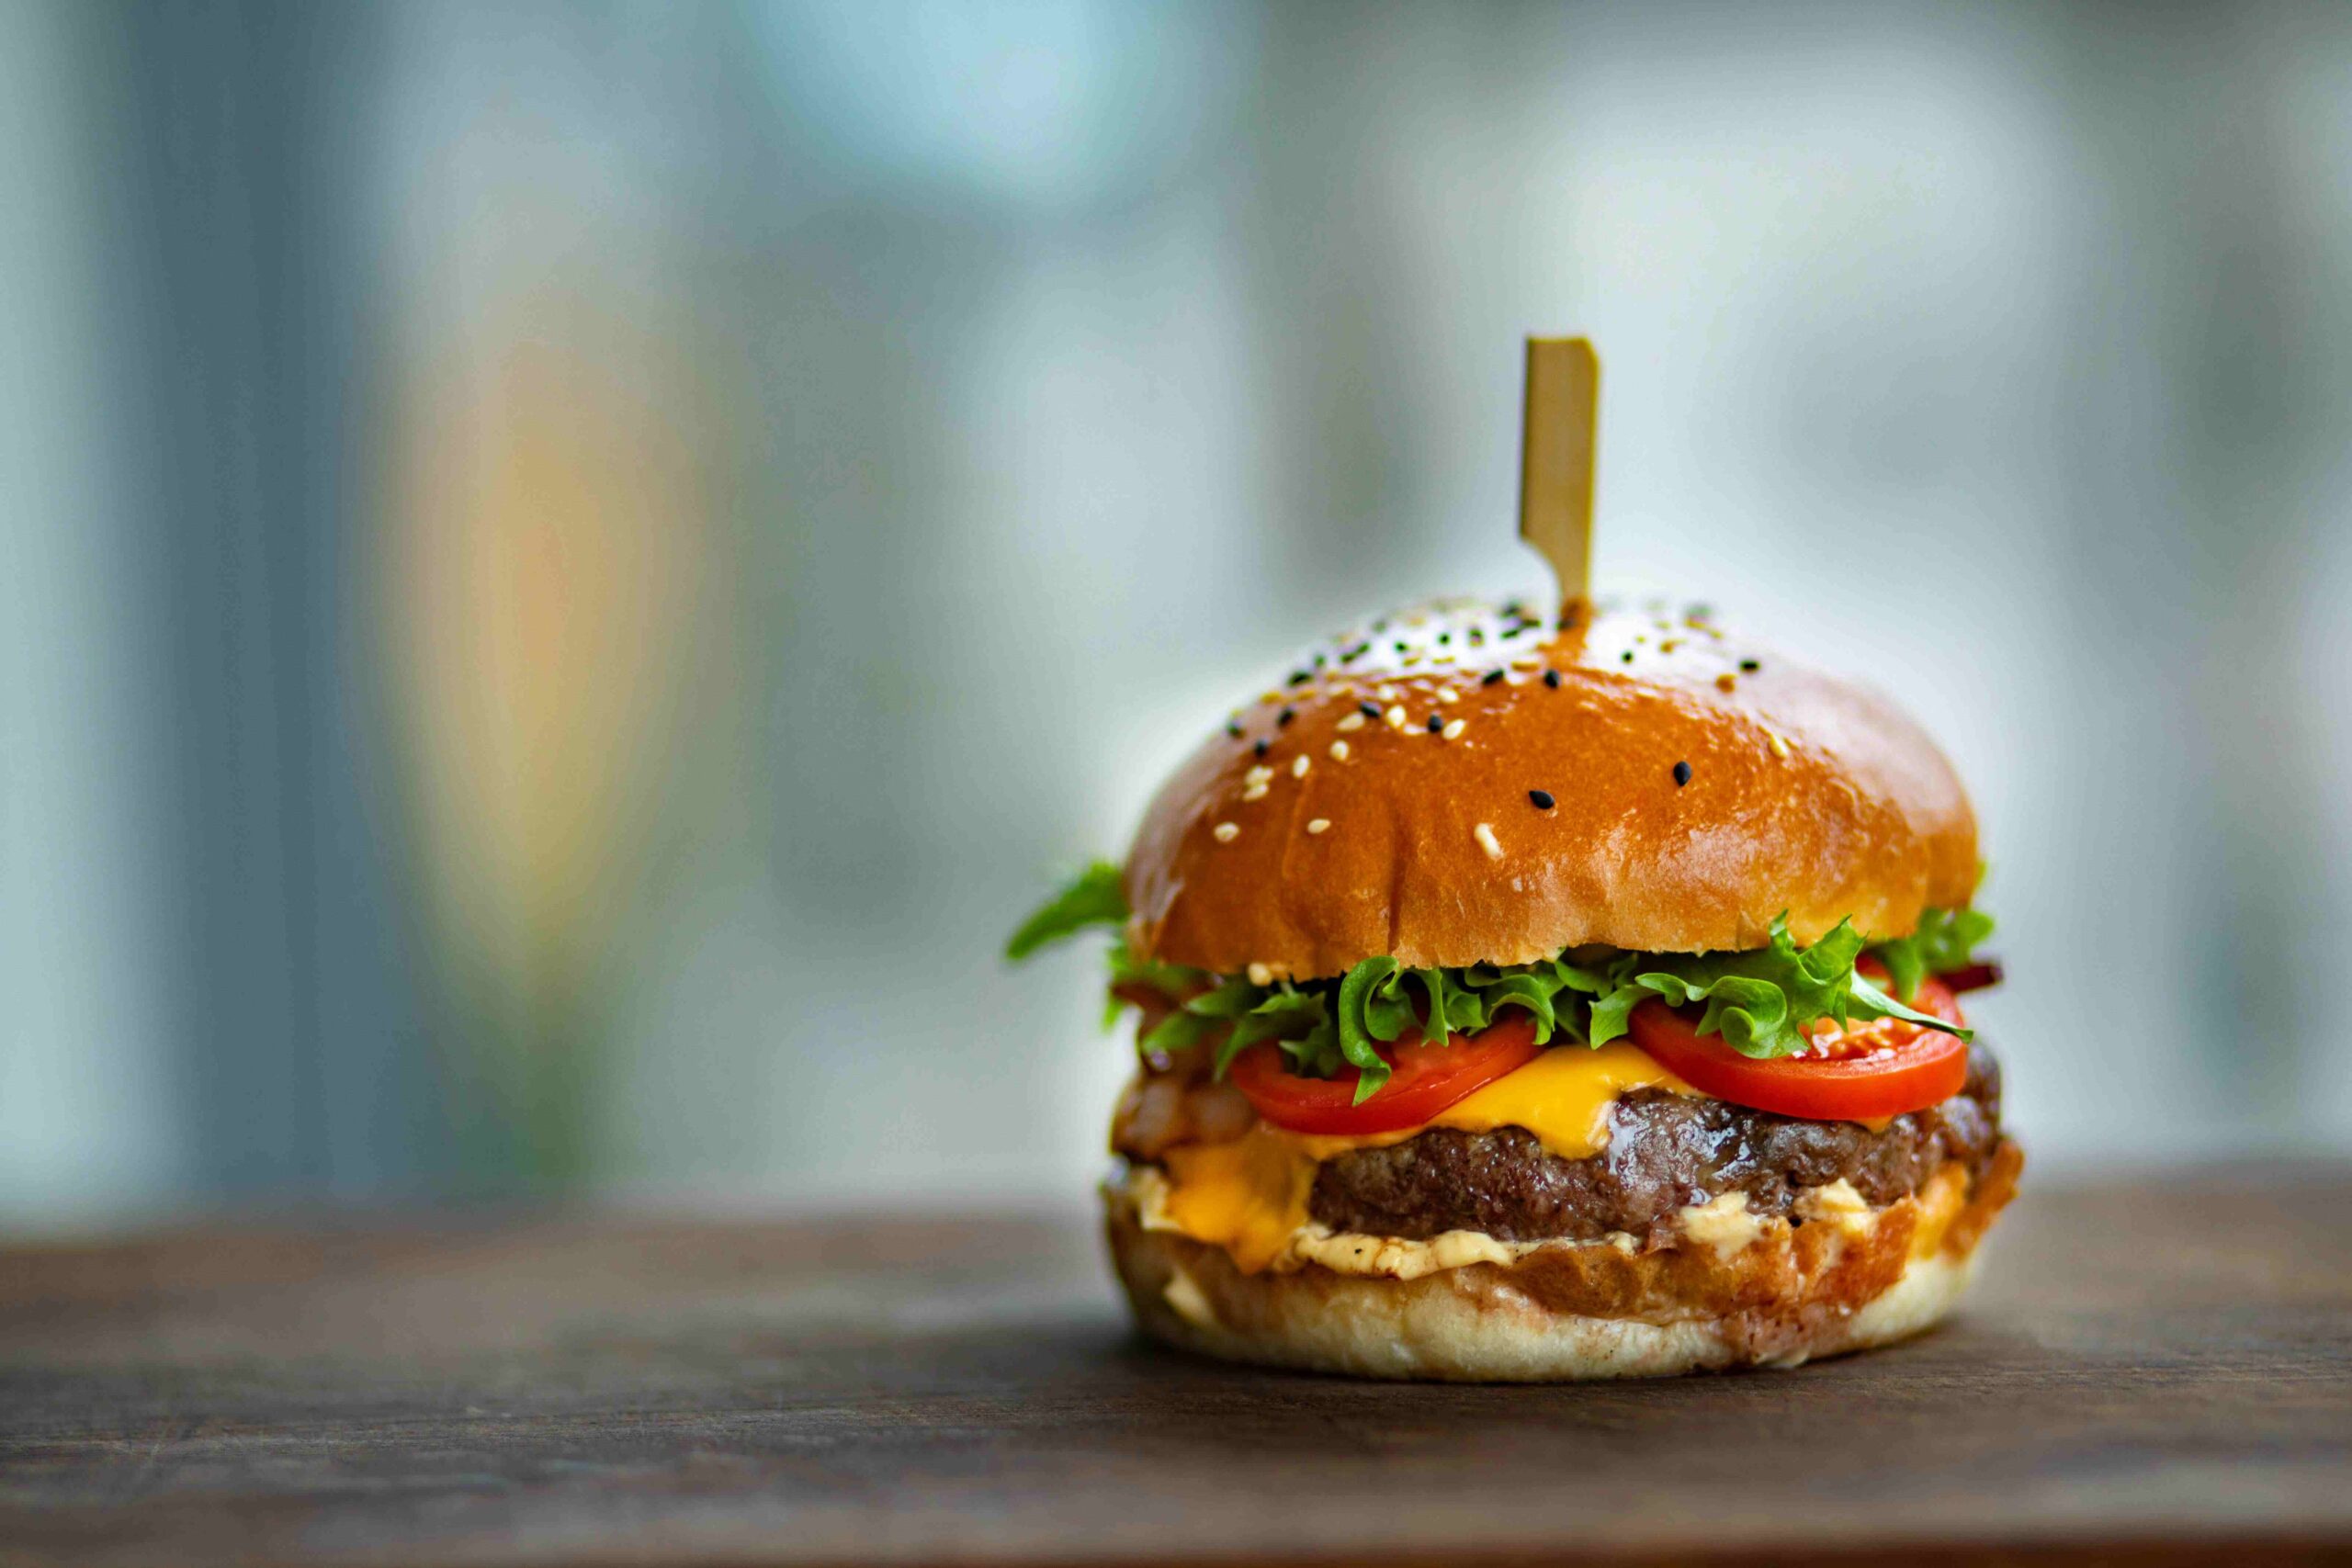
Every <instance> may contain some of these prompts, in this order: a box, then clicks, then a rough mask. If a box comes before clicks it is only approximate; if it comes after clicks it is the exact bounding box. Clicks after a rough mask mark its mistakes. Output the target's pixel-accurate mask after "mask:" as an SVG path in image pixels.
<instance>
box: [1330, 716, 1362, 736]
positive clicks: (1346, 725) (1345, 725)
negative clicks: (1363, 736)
mask: <svg viewBox="0 0 2352 1568" xmlns="http://www.w3.org/2000/svg"><path fill="white" fill-rule="evenodd" d="M1334 728H1339V729H1342V730H1345V731H1347V732H1348V733H1350V734H1353V733H1354V732H1355V731H1357V730H1359V729H1362V728H1363V715H1362V714H1360V713H1351V714H1350V715H1348V716H1347V717H1345V718H1343V719H1341V720H1340V722H1339V723H1338V725H1336V726H1335V727H1334Z"/></svg>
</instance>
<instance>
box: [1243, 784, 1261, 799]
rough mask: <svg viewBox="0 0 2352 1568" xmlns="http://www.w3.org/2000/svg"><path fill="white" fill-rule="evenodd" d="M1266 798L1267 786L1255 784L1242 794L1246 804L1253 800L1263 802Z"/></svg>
mask: <svg viewBox="0 0 2352 1568" xmlns="http://www.w3.org/2000/svg"><path fill="white" fill-rule="evenodd" d="M1265 798H1266V786H1265V785H1264V784H1251V785H1250V787H1249V788H1248V789H1245V790H1243V791H1242V792H1241V799H1242V801H1243V803H1244V804H1247V803H1248V802H1250V801H1252V800H1263V799H1265Z"/></svg>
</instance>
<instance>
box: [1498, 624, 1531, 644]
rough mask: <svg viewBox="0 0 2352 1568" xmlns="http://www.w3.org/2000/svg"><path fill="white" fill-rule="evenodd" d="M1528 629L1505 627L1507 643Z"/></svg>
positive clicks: (1504, 635)
mask: <svg viewBox="0 0 2352 1568" xmlns="http://www.w3.org/2000/svg"><path fill="white" fill-rule="evenodd" d="M1526 629H1527V628H1526V627H1525V626H1505V627H1504V628H1503V639H1504V640H1505V641H1509V640H1510V638H1512V637H1517V636H1518V635H1519V634H1520V633H1521V632H1523V631H1525V630H1526Z"/></svg>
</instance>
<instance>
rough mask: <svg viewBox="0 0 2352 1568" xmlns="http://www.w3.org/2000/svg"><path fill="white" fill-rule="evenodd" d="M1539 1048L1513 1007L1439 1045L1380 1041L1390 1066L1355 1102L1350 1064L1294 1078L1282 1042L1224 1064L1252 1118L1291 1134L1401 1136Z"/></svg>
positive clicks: (1528, 1021) (1531, 1025)
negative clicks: (1369, 1093)
mask: <svg viewBox="0 0 2352 1568" xmlns="http://www.w3.org/2000/svg"><path fill="white" fill-rule="evenodd" d="M1543 1050H1544V1047H1543V1046H1541V1045H1538V1044H1537V1043H1535V1021H1534V1020H1533V1019H1532V1018H1531V1017H1529V1016H1528V1015H1527V1014H1525V1013H1522V1012H1517V1011H1514V1012H1513V1013H1512V1014H1511V1015H1510V1017H1509V1018H1506V1019H1504V1020H1503V1021H1501V1022H1499V1023H1495V1024H1489V1025H1488V1026H1487V1027H1486V1028H1485V1029H1482V1030H1480V1031H1479V1032H1477V1033H1476V1034H1457V1035H1455V1036H1454V1037H1453V1039H1452V1040H1450V1041H1448V1042H1447V1043H1444V1044H1442V1045H1430V1044H1423V1043H1415V1044H1409V1045H1408V1044H1397V1045H1384V1046H1381V1047H1380V1055H1381V1058H1382V1059H1383V1060H1384V1061H1385V1062H1387V1063H1388V1064H1389V1066H1390V1067H1391V1068H1392V1069H1393V1070H1392V1071H1391V1073H1390V1074H1389V1078H1388V1081H1387V1082H1386V1083H1385V1084H1383V1085H1381V1086H1380V1089H1379V1090H1378V1091H1377V1092H1376V1093H1374V1095H1373V1097H1372V1098H1371V1099H1370V1100H1365V1101H1364V1102H1363V1104H1362V1105H1357V1104H1355V1103H1353V1101H1354V1100H1355V1097H1356V1082H1357V1080H1358V1079H1359V1078H1361V1077H1363V1074H1361V1073H1359V1072H1358V1071H1357V1070H1356V1069H1355V1068H1353V1067H1348V1068H1345V1069H1343V1070H1341V1071H1340V1074H1339V1075H1338V1076H1337V1077H1328V1078H1306V1077H1299V1076H1298V1075H1297V1074H1295V1073H1294V1072H1292V1071H1291V1070H1290V1068H1289V1067H1288V1066H1286V1065H1285V1064H1284V1062H1283V1053H1282V1047H1281V1046H1279V1045H1276V1044H1274V1043H1272V1041H1269V1042H1267V1043H1264V1044H1262V1045H1252V1046H1250V1049H1248V1050H1247V1051H1244V1052H1242V1053H1241V1055H1238V1056H1237V1057H1235V1058H1234V1059H1233V1065H1232V1066H1230V1067H1228V1068H1227V1069H1226V1081H1227V1082H1228V1083H1230V1084H1231V1085H1233V1087H1234V1088H1236V1089H1239V1090H1240V1091H1241V1092H1242V1093H1243V1094H1244V1095H1246V1096H1248V1097H1249V1100H1250V1104H1252V1105H1254V1106H1256V1107H1257V1108H1258V1114H1259V1115H1261V1116H1262V1117H1264V1118H1265V1119H1266V1120H1267V1121H1269V1122H1272V1123H1273V1124H1274V1125H1275V1126H1277V1127H1282V1128H1286V1129H1287V1130H1289V1131H1291V1132H1293V1133H1322V1134H1340V1135H1342V1136H1358V1135H1362V1134H1370V1133H1401V1132H1404V1131H1406V1130H1407V1129H1408V1128H1412V1127H1419V1126H1420V1125H1422V1124H1423V1123H1424V1122H1430V1121H1432V1120H1434V1119H1435V1118H1436V1116H1437V1115H1438V1113H1439V1112H1441V1111H1444V1110H1445V1109H1446V1108H1447V1107H1448V1106H1450V1105H1453V1104H1455V1103H1457V1102H1458V1101H1460V1100H1465V1099H1467V1098H1468V1097H1469V1096H1470V1095H1472V1094H1474V1093H1476V1092H1477V1091H1478V1090H1479V1089H1484V1088H1486V1087H1487V1085H1488V1084H1490V1083H1492V1082H1494V1081H1495V1080H1496V1079H1497V1078H1498V1077H1502V1076H1503V1075H1504V1074H1505V1073H1510V1072H1515V1071H1517V1070H1518V1069H1519V1068H1521V1067H1523V1066H1526V1065H1527V1064H1528V1063H1530V1062H1532V1061H1533V1060H1534V1059H1535V1058H1536V1056H1537V1055H1540V1054H1541V1053H1542V1052H1543Z"/></svg>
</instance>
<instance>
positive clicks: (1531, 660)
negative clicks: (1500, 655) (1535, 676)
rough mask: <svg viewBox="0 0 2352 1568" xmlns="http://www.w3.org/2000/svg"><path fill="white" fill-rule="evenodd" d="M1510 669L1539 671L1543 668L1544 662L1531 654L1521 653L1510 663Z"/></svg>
mask: <svg viewBox="0 0 2352 1568" xmlns="http://www.w3.org/2000/svg"><path fill="white" fill-rule="evenodd" d="M1510 667H1511V668H1512V669H1514V670H1541V669H1543V668H1544V661H1543V660H1540V659H1537V658H1535V657H1534V656H1533V655H1532V654H1525V653H1522V654H1521V655H1520V656H1519V657H1518V658H1517V659H1514V660H1511V661H1510Z"/></svg>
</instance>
